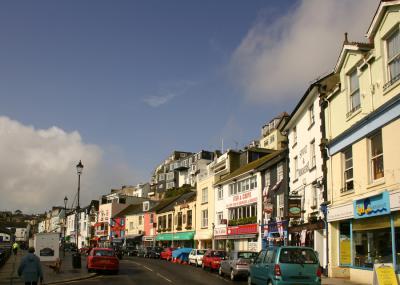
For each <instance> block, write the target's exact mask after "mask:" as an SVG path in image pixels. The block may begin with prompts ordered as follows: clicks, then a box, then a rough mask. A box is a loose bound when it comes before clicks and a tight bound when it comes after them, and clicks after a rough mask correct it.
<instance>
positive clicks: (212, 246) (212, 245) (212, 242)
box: [211, 223, 215, 250]
mask: <svg viewBox="0 0 400 285" xmlns="http://www.w3.org/2000/svg"><path fill="white" fill-rule="evenodd" d="M214 230H215V224H214V223H212V240H211V249H212V250H214V248H215V245H214V244H215V242H214V240H215V236H214Z"/></svg>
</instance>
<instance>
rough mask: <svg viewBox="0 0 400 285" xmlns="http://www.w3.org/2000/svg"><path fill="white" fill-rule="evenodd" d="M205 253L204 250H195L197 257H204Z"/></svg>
mask: <svg viewBox="0 0 400 285" xmlns="http://www.w3.org/2000/svg"><path fill="white" fill-rule="evenodd" d="M205 253H206V251H205V249H199V250H197V255H204V254H205Z"/></svg>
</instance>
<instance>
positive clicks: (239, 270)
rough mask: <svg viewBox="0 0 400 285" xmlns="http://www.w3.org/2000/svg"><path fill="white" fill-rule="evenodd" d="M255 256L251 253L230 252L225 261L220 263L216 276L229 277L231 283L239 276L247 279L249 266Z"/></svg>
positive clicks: (255, 254) (255, 253)
mask: <svg viewBox="0 0 400 285" xmlns="http://www.w3.org/2000/svg"><path fill="white" fill-rule="evenodd" d="M257 254H258V253H257V252H253V251H232V252H231V253H230V254H229V255H228V256H227V258H226V259H225V260H222V261H221V266H220V267H219V269H218V274H219V275H220V276H223V275H229V277H230V279H231V280H232V281H233V280H235V279H236V278H237V277H239V276H240V277H247V276H248V275H249V265H250V263H251V262H252V260H254V258H255V257H256V256H257Z"/></svg>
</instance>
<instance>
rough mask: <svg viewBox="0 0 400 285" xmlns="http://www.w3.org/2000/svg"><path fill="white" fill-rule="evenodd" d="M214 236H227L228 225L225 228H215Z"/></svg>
mask: <svg viewBox="0 0 400 285" xmlns="http://www.w3.org/2000/svg"><path fill="white" fill-rule="evenodd" d="M214 236H226V227H223V228H215V229H214Z"/></svg>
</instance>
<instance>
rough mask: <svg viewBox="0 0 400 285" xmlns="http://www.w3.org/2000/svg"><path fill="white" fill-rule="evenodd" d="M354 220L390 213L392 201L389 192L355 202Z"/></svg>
mask: <svg viewBox="0 0 400 285" xmlns="http://www.w3.org/2000/svg"><path fill="white" fill-rule="evenodd" d="M353 206H354V218H355V219H362V218H369V217H375V216H381V215H386V214H389V213H390V200H389V193H388V192H387V191H385V192H382V193H381V194H378V195H375V196H371V197H368V198H364V199H359V200H356V201H354V202H353Z"/></svg>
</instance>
